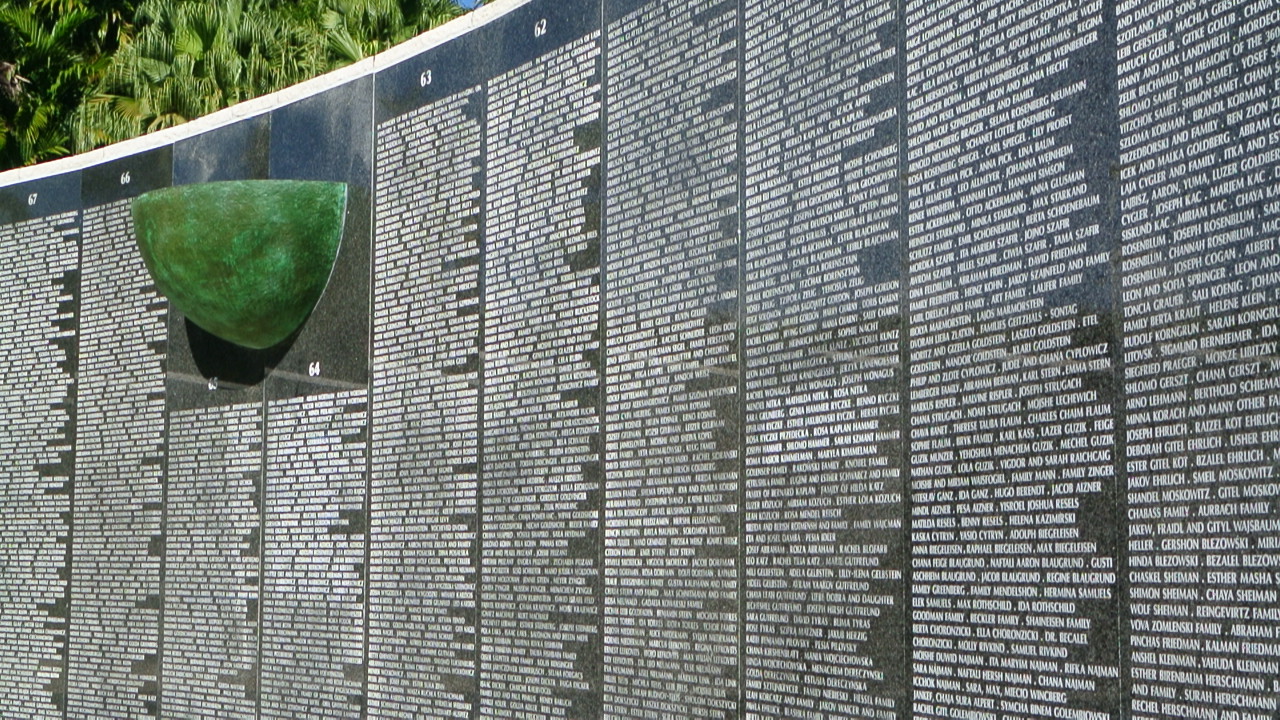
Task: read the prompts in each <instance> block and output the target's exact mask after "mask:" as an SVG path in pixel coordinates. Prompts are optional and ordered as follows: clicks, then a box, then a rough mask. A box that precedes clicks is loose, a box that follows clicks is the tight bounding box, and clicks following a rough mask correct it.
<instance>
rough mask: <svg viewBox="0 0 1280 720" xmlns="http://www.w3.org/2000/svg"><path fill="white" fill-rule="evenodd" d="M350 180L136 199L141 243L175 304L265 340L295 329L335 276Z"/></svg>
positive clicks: (248, 338) (233, 338)
mask: <svg viewBox="0 0 1280 720" xmlns="http://www.w3.org/2000/svg"><path fill="white" fill-rule="evenodd" d="M346 202H347V186H346V185H344V184H342V183H334V182H313V181H302V180H240V181H233V182H214V183H205V184H201V185H183V186H179V187H172V188H165V189H163V190H156V191H153V192H149V193H147V194H145V195H142V196H140V197H138V198H137V199H135V200H134V201H133V221H134V228H135V233H136V235H137V240H138V249H139V251H140V252H141V253H142V258H143V260H144V261H145V262H146V264H147V270H148V271H150V273H151V277H152V278H154V279H155V281H156V287H157V288H159V290H160V292H161V293H163V294H164V295H165V296H166V297H168V298H169V301H170V302H171V303H172V304H173V307H175V308H177V309H178V310H180V311H181V312H182V313H183V314H184V315H186V316H187V318H189V319H190V320H191V321H192V322H194V323H195V324H196V325H199V326H200V327H202V328H204V329H205V330H207V331H209V332H210V333H212V334H214V335H216V336H218V337H220V338H222V339H224V340H228V341H230V342H233V343H236V344H237V345H243V346H245V347H249V348H255V349H261V348H267V347H271V346H272V345H276V344H277V343H279V342H281V341H282V340H284V339H285V338H287V337H289V336H290V335H291V334H292V333H293V332H294V331H295V330H297V329H298V327H299V326H300V325H301V324H302V322H303V321H304V320H305V319H306V318H307V315H308V314H310V313H311V310H312V308H314V307H315V304H316V302H317V301H318V300H319V299H320V295H321V293H323V292H324V288H325V286H326V285H327V284H328V282H329V274H330V273H331V272H332V270H333V264H334V261H335V260H336V259H337V256H338V245H339V243H340V242H341V240H342V224H343V217H344V215H345V212H346Z"/></svg>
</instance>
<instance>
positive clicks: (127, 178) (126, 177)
mask: <svg viewBox="0 0 1280 720" xmlns="http://www.w3.org/2000/svg"><path fill="white" fill-rule="evenodd" d="M131 182H133V176H132V175H130V174H129V171H128V170H125V171H124V172H122V173H120V184H121V185H128V184H129V183H131Z"/></svg>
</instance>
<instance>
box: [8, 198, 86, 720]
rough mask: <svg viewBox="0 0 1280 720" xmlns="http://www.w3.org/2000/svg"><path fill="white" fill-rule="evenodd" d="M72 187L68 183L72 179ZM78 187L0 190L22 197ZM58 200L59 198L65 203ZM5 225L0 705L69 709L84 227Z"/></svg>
mask: <svg viewBox="0 0 1280 720" xmlns="http://www.w3.org/2000/svg"><path fill="white" fill-rule="evenodd" d="M73 179H74V178H73ZM59 185H61V186H62V187H64V188H66V187H67V186H72V187H74V185H75V183H74V182H68V183H40V184H39V187H40V188H41V190H36V189H33V186H32V185H24V186H18V187H14V188H6V190H9V191H10V193H9V196H11V197H19V198H20V197H22V196H23V195H24V194H26V195H31V194H34V193H37V192H41V191H45V192H47V191H48V190H53V189H56V188H58V187H59ZM63 199H65V198H63ZM58 200H59V198H56V197H54V196H52V195H50V196H49V197H48V199H47V200H46V202H45V203H43V204H42V203H40V202H39V200H38V199H37V200H36V202H35V204H33V205H32V206H30V207H29V208H27V207H22V209H23V210H29V212H27V213H23V214H28V215H31V216H33V217H32V219H25V218H23V219H21V220H19V221H15V222H8V223H6V224H3V225H0V388H3V392H0V460H3V462H0V617H2V618H3V621H2V622H0V647H3V648H4V649H5V651H4V652H3V653H0V707H3V708H8V709H9V710H6V713H7V714H12V712H14V709H21V712H22V717H27V718H59V719H61V718H63V717H64V713H65V710H66V693H67V672H68V664H67V652H68V636H67V628H68V616H69V608H70V601H71V594H70V591H71V582H70V580H71V555H72V552H71V550H72V548H71V543H72V521H71V511H72V507H73V504H74V498H73V493H74V483H75V463H74V454H75V439H76V389H75V370H76V356H77V346H78V334H79V333H78V331H79V322H80V308H79V296H80V283H79V278H80V270H79V257H80V223H79V219H80V218H79V213H77V212H76V211H74V210H71V211H64V212H59V213H56V214H51V215H44V216H41V215H39V214H37V212H36V210H35V208H36V207H41V208H47V207H49V206H56V205H58V204H59V203H58V202H57V201H58Z"/></svg>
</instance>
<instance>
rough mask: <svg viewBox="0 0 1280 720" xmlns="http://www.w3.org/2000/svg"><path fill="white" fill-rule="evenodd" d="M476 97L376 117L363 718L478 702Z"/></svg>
mask: <svg viewBox="0 0 1280 720" xmlns="http://www.w3.org/2000/svg"><path fill="white" fill-rule="evenodd" d="M483 112H484V96H483V94H482V92H481V91H480V90H478V89H472V90H469V91H467V92H463V93H459V94H457V95H454V96H452V97H449V98H446V99H444V100H440V101H437V102H435V103H432V104H430V105H427V106H424V107H422V108H419V109H418V110H415V111H413V112H410V113H407V114H405V115H401V116H399V117H396V118H392V119H390V120H388V121H386V122H384V123H382V124H381V125H379V127H378V135H377V158H376V168H377V173H376V177H377V185H376V187H375V193H376V196H375V203H376V207H375V210H374V213H375V214H374V260H373V262H374V273H373V283H374V285H373V293H374V302H373V401H372V402H373V408H372V412H373V416H372V417H373V420H372V430H373V432H372V435H373V437H372V453H373V478H372V495H371V510H370V512H371V515H372V518H371V519H372V528H371V543H372V546H371V548H370V577H369V711H370V717H376V718H383V717H386V718H412V717H417V716H418V715H419V714H420V713H430V714H432V715H433V716H435V717H450V718H470V717H471V715H472V712H473V709H474V707H475V700H476V698H475V695H476V690H477V687H476V652H477V649H476V622H477V617H476V607H477V587H476V573H477V570H478V565H479V558H478V555H477V553H478V547H477V540H478V536H477V532H476V530H477V523H478V517H477V515H476V492H477V478H478V471H479V468H478V462H479V434H478V424H479V417H480V416H479V413H480V409H479V393H480V388H479V385H480V374H479V369H480V341H481V336H480V332H481V325H480V319H481V308H480V302H481V279H482V278H481V265H482V263H481V259H482V251H483V248H482V241H481V235H480V212H481V204H480V203H481V197H482V196H481V193H482V191H483V178H484V176H483V174H482V173H483V156H482V154H481V147H482V145H481V140H482V138H481V121H482V119H483Z"/></svg>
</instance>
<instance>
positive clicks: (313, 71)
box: [0, 0, 464, 169]
mask: <svg viewBox="0 0 1280 720" xmlns="http://www.w3.org/2000/svg"><path fill="white" fill-rule="evenodd" d="M462 12H464V11H463V10H462V9H461V8H460V7H459V6H458V5H456V4H455V3H454V2H453V0H301V1H297V2H290V1H288V0H227V1H225V2H222V1H220V2H209V1H208V0H0V169H8V168H13V167H19V166H22V165H30V164H32V163H37V162H42V161H45V160H51V159H53V158H57V157H61V156H63V155H69V154H71V153H74V152H83V151H85V150H91V149H93V148H95V147H101V146H102V145H107V144H110V143H113V142H118V141H120V140H125V139H128V138H131V137H134V136H137V135H141V134H143V133H147V132H152V131H154V130H159V129H162V128H166V127H172V126H174V125H179V124H181V123H184V122H186V121H188V120H191V119H192V118H196V117H199V116H201V115H205V114H207V113H210V112H213V111H215V110H218V109H220V108H224V107H227V106H230V105H234V104H235V103H238V102H241V101H243V100H247V99H249V98H252V97H256V96H258V95H261V94H263V93H268V92H272V91H274V90H278V89H280V88H283V87H287V86H289V85H293V84H295V83H297V82H300V81H302V80H306V79H307V78H310V77H314V76H315V75H319V74H321V73H324V72H327V71H329V70H332V69H334V68H337V67H341V66H343V65H347V64H349V63H353V62H355V61H357V60H360V59H361V58H364V57H367V56H369V55H372V54H374V53H377V52H381V51H382V50H385V49H386V48H388V47H391V46H392V45H395V44H397V43H400V42H403V41H405V40H407V39H409V38H411V37H413V36H414V35H417V34H419V33H421V32H423V31H425V30H428V29H430V28H432V27H435V26H436V25H439V24H441V23H443V22H446V21H448V20H451V19H453V18H454V17H457V16H458V15H460V14H461V13H462Z"/></svg>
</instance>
